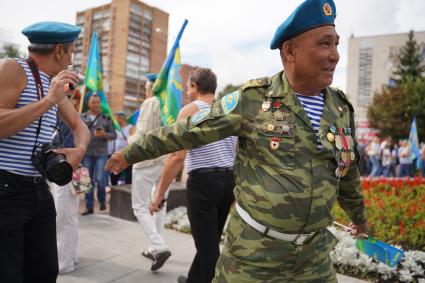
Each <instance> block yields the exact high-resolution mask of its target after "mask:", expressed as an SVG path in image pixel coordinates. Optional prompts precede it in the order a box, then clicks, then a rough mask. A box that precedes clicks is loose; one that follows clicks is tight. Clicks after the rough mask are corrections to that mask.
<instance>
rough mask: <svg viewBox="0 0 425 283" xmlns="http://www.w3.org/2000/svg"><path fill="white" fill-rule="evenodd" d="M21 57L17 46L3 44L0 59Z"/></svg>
mask: <svg viewBox="0 0 425 283" xmlns="http://www.w3.org/2000/svg"><path fill="white" fill-rule="evenodd" d="M20 56H21V52H20V51H19V46H18V45H16V44H13V43H5V44H4V45H3V46H2V48H1V51H0V58H6V57H8V58H17V57H20Z"/></svg>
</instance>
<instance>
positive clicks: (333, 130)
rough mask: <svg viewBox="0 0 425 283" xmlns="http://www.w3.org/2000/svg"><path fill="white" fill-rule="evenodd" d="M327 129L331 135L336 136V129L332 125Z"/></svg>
mask: <svg viewBox="0 0 425 283" xmlns="http://www.w3.org/2000/svg"><path fill="white" fill-rule="evenodd" d="M329 129H330V130H331V132H332V133H333V134H336V127H335V126H334V125H332V126H331V127H330V128H329Z"/></svg>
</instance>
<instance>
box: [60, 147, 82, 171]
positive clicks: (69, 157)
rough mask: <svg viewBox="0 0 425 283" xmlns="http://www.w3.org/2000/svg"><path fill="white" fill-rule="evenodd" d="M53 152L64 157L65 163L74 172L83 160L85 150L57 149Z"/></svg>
mask: <svg viewBox="0 0 425 283" xmlns="http://www.w3.org/2000/svg"><path fill="white" fill-rule="evenodd" d="M53 152H55V153H58V154H63V155H65V156H66V161H68V163H69V164H71V166H72V169H74V170H76V169H77V168H78V166H79V165H80V163H81V160H83V158H84V153H85V150H84V149H81V148H57V149H54V150H53Z"/></svg>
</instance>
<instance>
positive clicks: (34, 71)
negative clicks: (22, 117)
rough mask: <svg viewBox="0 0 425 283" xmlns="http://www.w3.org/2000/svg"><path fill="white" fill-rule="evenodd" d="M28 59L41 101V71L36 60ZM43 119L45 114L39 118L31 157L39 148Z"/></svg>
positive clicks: (42, 94)
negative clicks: (38, 141) (38, 142)
mask: <svg viewBox="0 0 425 283" xmlns="http://www.w3.org/2000/svg"><path fill="white" fill-rule="evenodd" d="M26 61H27V63H28V66H29V67H30V69H31V73H32V76H33V78H34V82H35V84H36V91H37V99H38V100H39V101H40V100H41V99H42V98H43V97H44V89H43V84H42V83H41V78H40V73H39V72H38V69H37V66H36V65H35V62H34V60H33V59H32V58H31V57H28V58H27V60H26ZM42 119H43V115H41V116H40V118H39V119H38V126H37V130H36V132H35V135H36V136H35V143H34V146H33V148H32V155H31V159H32V158H34V154H35V150H36V148H37V140H38V136H39V135H40V129H41V120H42Z"/></svg>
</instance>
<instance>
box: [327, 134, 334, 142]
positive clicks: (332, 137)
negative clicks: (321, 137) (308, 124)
mask: <svg viewBox="0 0 425 283" xmlns="http://www.w3.org/2000/svg"><path fill="white" fill-rule="evenodd" d="M326 138H327V139H328V141H329V142H334V141H335V135H334V134H332V133H327V134H326Z"/></svg>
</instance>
